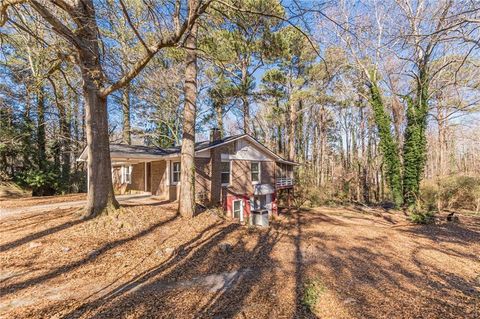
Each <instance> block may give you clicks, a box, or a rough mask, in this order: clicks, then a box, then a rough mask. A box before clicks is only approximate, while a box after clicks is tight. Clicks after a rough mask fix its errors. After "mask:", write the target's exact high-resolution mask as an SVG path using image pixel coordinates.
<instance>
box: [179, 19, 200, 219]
mask: <svg viewBox="0 0 480 319" xmlns="http://www.w3.org/2000/svg"><path fill="white" fill-rule="evenodd" d="M185 46H186V49H185V51H186V53H187V55H186V58H185V62H186V68H185V86H184V91H185V108H184V117H183V140H182V154H181V174H180V200H179V202H178V211H179V213H180V214H181V215H182V216H184V217H188V218H191V217H193V215H194V213H195V118H196V108H197V106H196V102H197V52H196V48H197V24H195V25H194V26H193V27H192V31H191V32H190V34H189V35H188V37H187V39H186V41H185Z"/></svg>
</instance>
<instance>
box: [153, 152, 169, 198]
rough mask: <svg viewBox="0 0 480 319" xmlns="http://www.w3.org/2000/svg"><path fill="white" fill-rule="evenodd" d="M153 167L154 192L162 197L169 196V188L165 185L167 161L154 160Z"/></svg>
mask: <svg viewBox="0 0 480 319" xmlns="http://www.w3.org/2000/svg"><path fill="white" fill-rule="evenodd" d="M151 165H152V169H151V172H152V173H151V183H152V194H153V195H156V196H160V197H164V198H167V195H168V194H167V189H166V187H165V178H166V168H167V165H166V162H165V161H155V162H152V164H151Z"/></svg>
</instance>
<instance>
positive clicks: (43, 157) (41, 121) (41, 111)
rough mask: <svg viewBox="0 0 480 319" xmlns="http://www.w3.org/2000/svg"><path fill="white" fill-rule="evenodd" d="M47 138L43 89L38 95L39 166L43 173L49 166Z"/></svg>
mask: <svg viewBox="0 0 480 319" xmlns="http://www.w3.org/2000/svg"><path fill="white" fill-rule="evenodd" d="M45 138H46V137H45V96H44V90H43V87H42V88H40V89H39V90H38V93H37V151H38V153H37V156H38V157H37V164H38V169H39V170H41V171H45V169H46V165H47V152H46V141H45Z"/></svg>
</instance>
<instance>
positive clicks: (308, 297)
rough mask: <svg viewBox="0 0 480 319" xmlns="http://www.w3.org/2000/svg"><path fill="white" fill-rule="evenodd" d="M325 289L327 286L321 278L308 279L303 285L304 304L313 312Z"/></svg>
mask: <svg viewBox="0 0 480 319" xmlns="http://www.w3.org/2000/svg"><path fill="white" fill-rule="evenodd" d="M325 290H326V287H325V285H324V284H323V282H322V281H321V280H320V278H310V279H308V280H307V281H306V282H305V284H304V286H303V297H302V304H303V305H304V306H306V307H307V308H308V309H309V310H310V311H311V312H313V311H314V309H315V306H316V304H317V303H318V301H319V299H320V296H321V295H322V294H323V293H324V292H325Z"/></svg>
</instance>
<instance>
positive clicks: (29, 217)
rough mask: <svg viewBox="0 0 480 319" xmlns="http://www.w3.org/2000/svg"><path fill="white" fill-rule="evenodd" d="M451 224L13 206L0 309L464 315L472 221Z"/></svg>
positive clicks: (477, 271) (332, 212)
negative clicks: (85, 214)
mask: <svg viewBox="0 0 480 319" xmlns="http://www.w3.org/2000/svg"><path fill="white" fill-rule="evenodd" d="M460 221H461V222H460V223H458V224H453V223H446V222H444V223H441V224H439V225H434V226H433V225H432V226H413V225H410V224H408V223H407V222H406V221H405V218H404V217H403V216H402V215H401V214H399V213H386V212H382V211H374V210H367V211H365V210H364V211H360V210H358V209H355V208H318V209H315V210H311V211H302V212H297V211H292V212H290V213H285V214H283V215H282V217H280V218H277V220H275V221H274V222H273V223H272V227H270V228H268V229H254V228H249V227H245V226H241V225H239V224H236V223H233V222H230V221H228V220H224V219H223V218H221V217H219V216H217V215H216V214H214V213H212V212H204V213H202V214H200V215H199V216H197V217H195V218H194V219H192V220H184V219H182V218H181V217H179V216H178V215H177V214H176V213H175V205H173V204H158V205H156V204H151V205H143V206H130V207H126V208H124V209H123V210H122V211H121V212H120V213H119V214H118V215H109V216H103V217H101V218H99V219H96V220H90V221H83V220H81V219H79V217H78V212H76V211H75V210H72V209H70V210H57V211H51V212H47V213H35V214H23V215H19V216H16V217H9V218H6V219H1V220H0V232H1V234H2V236H1V238H0V266H1V273H0V317H5V318H231V317H234V318H306V317H315V316H317V317H320V318H478V317H479V311H480V309H479V306H480V261H479V256H480V220H479V219H478V217H477V218H476V217H460ZM311 282H314V283H315V287H320V289H318V291H316V292H315V294H314V297H315V298H311V300H315V301H316V304H315V305H313V306H312V307H311V308H308V307H306V306H305V305H304V301H305V298H304V290H305V289H304V288H305V284H306V283H311Z"/></svg>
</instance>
